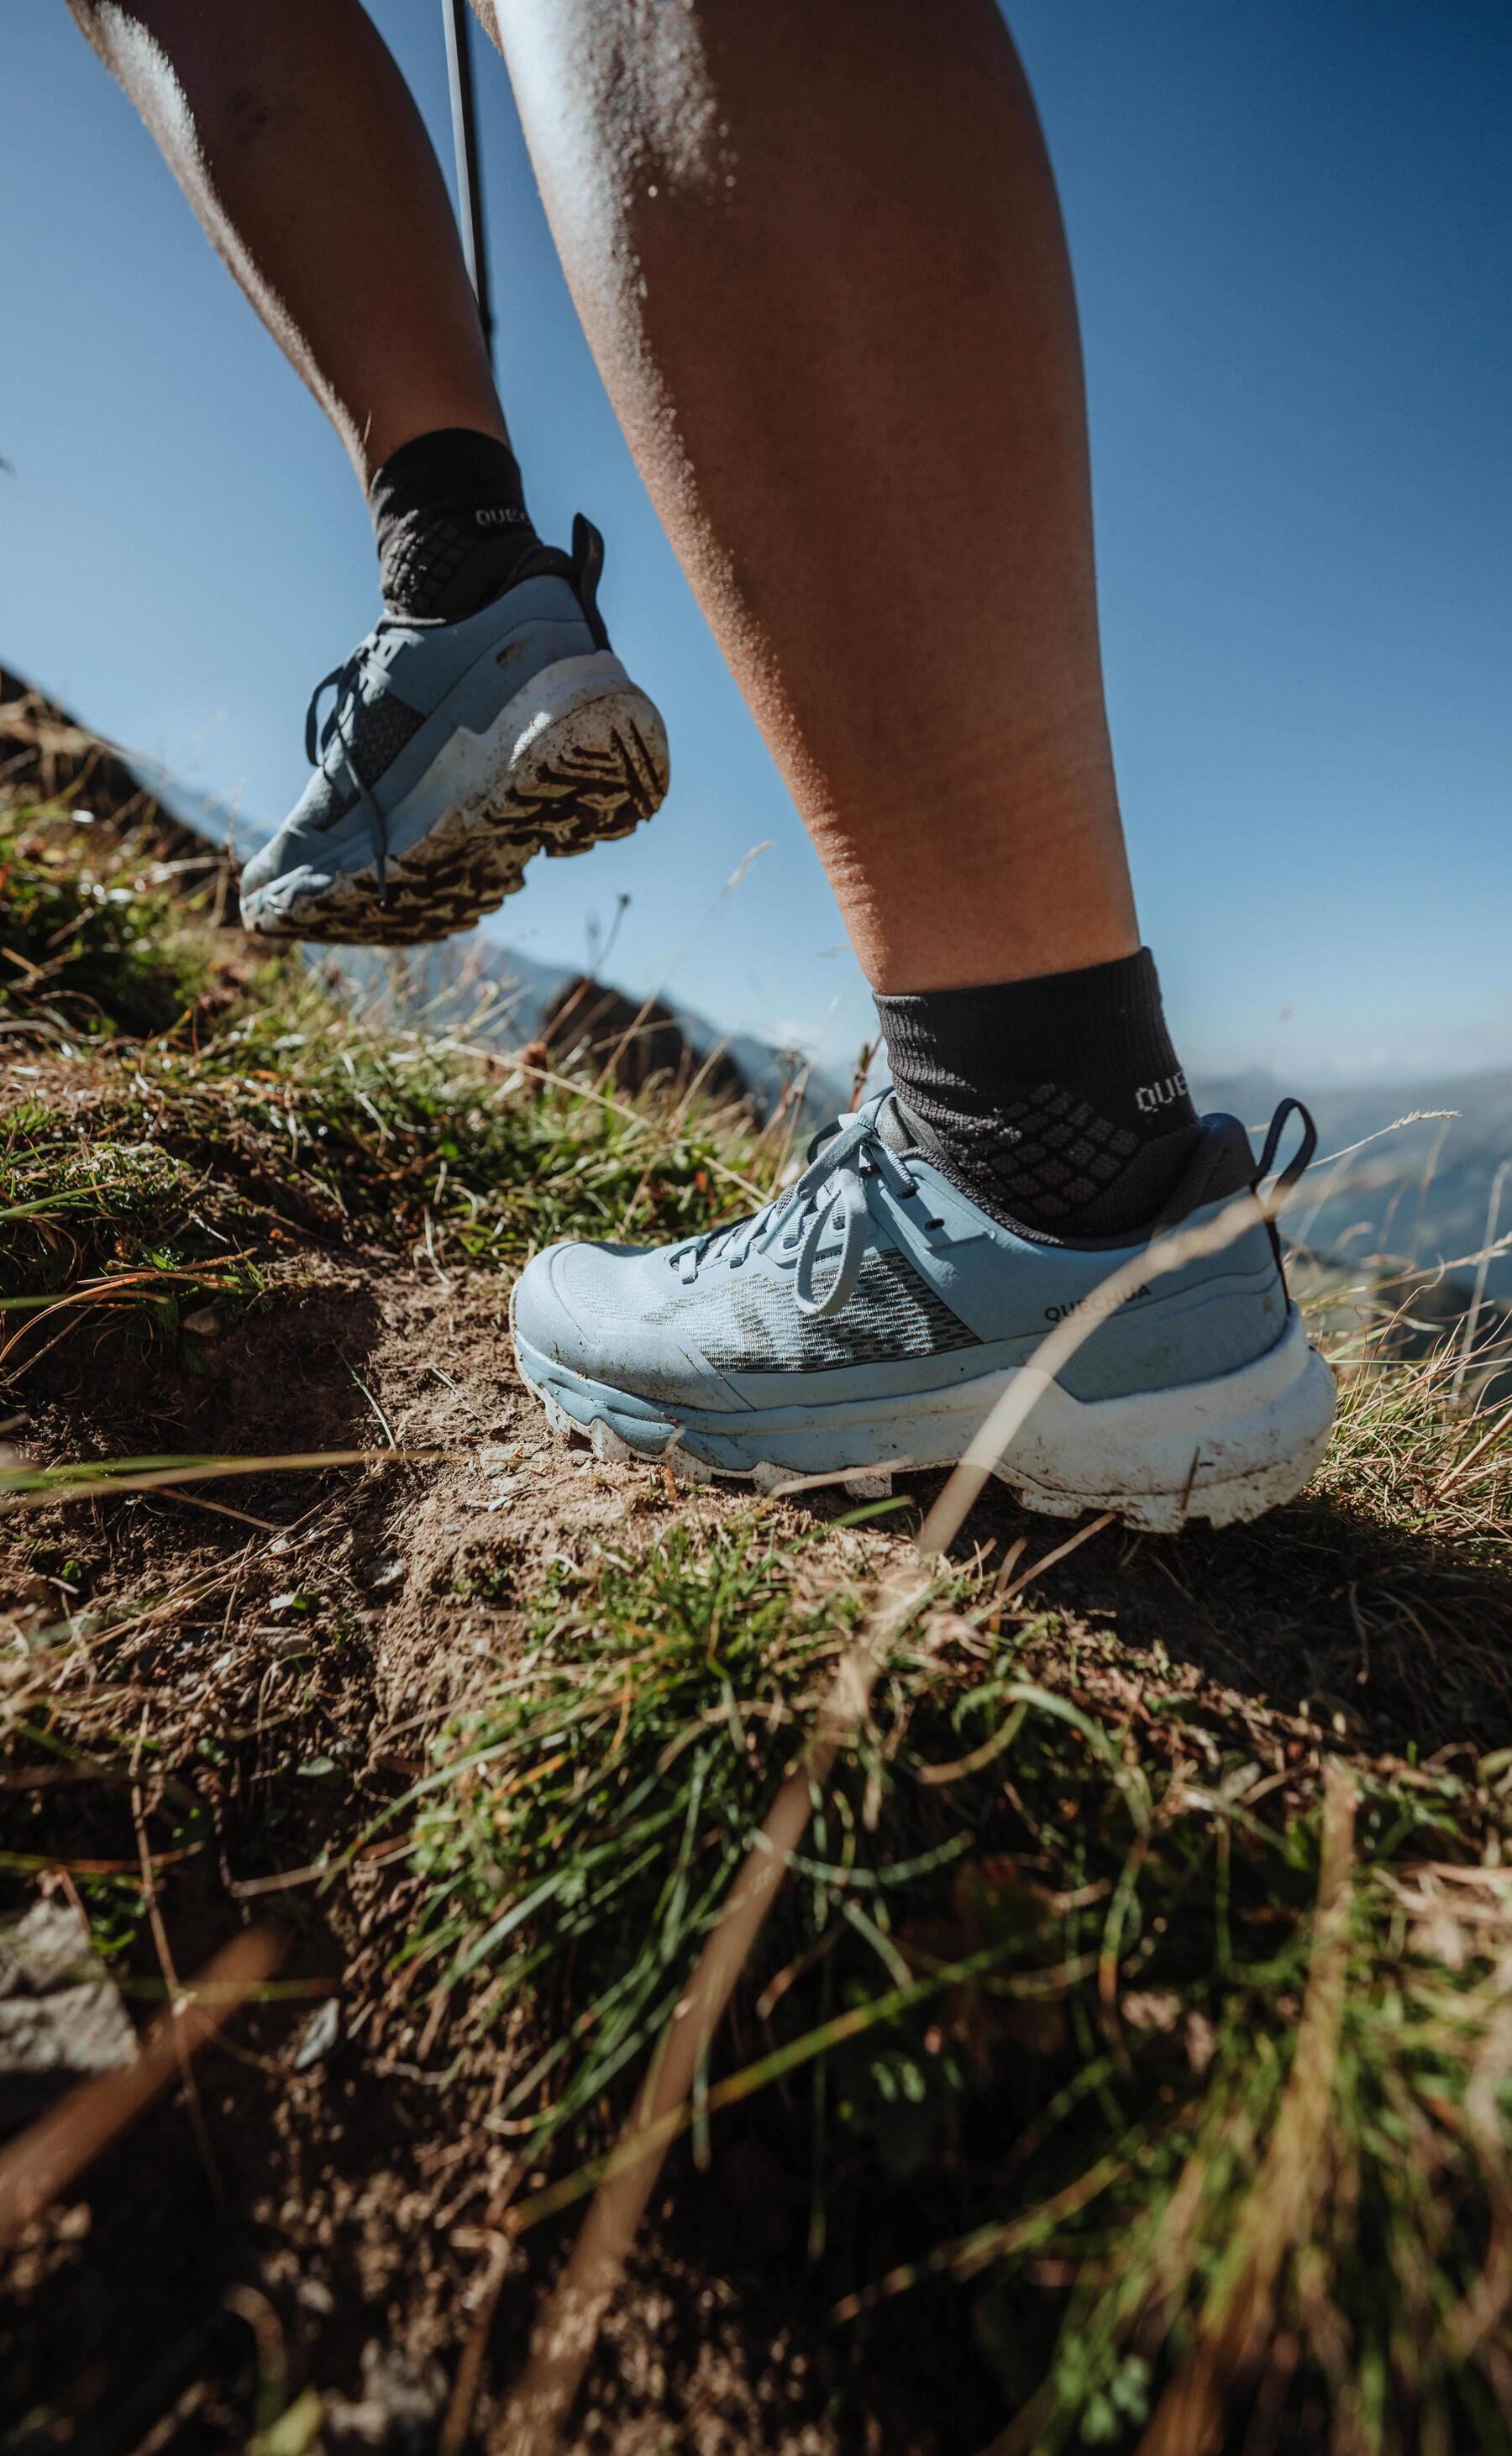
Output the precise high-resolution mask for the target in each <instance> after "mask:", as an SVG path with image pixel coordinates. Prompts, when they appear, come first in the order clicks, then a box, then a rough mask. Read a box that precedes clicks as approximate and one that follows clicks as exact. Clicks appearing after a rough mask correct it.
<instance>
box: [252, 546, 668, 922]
mask: <svg viewBox="0 0 1512 2456" xmlns="http://www.w3.org/2000/svg"><path fill="white" fill-rule="evenodd" d="M572 547H573V551H572V557H571V560H570V561H569V559H568V558H567V556H565V555H563V554H560V553H558V552H557V551H556V550H555V549H554V548H553V547H550V546H542V547H541V548H539V549H538V550H537V551H536V552H535V553H533V554H532V555H531V556H530V557H529V558H528V560H527V562H526V563H525V565H524V568H523V571H522V573H521V577H520V578H518V579H517V580H515V582H514V583H512V585H511V586H510V587H508V588H506V589H505V590H504V592H503V594H502V596H501V597H496V598H495V599H494V601H493V603H492V604H488V605H485V606H483V607H482V609H481V611H480V612H479V613H477V614H469V615H466V616H464V617H463V618H462V620H461V621H460V622H455V623H417V622H407V621H402V620H400V619H399V617H398V616H397V615H389V614H385V615H384V616H383V617H382V618H381V620H380V621H379V622H378V624H376V626H375V627H374V629H373V630H371V631H370V632H369V633H368V636H367V638H366V639H365V640H363V641H362V642H361V643H360V645H358V648H357V649H356V650H355V651H354V653H353V654H352V656H351V657H350V658H349V659H348V661H347V663H346V664H345V665H342V666H340V667H338V669H337V671H336V672H335V673H333V674H328V675H327V676H326V678H325V681H324V682H323V683H321V684H320V685H319V686H318V687H317V690H316V694H315V697H314V699H313V700H312V701H311V703H310V713H309V717H308V719H307V721H306V739H305V747H306V750H307V752H308V755H309V757H310V760H311V762H312V764H313V765H314V767H315V770H316V772H315V774H314V776H312V778H311V780H310V782H309V784H308V786H307V787H306V788H305V790H304V792H303V794H302V795H301V796H300V799H299V801H298V803H297V805H296V808H295V810H294V812H293V814H292V816H291V817H290V818H289V819H287V820H286V821H285V823H284V825H283V827H282V828H281V829H279V831H278V833H277V835H276V836H275V837H274V839H273V842H272V843H271V844H269V845H267V846H265V847H264V849H263V850H262V851H261V852H259V853H258V854H257V855H256V856H255V859H253V860H252V861H250V862H249V863H248V864H247V867H246V869H245V870H243V872H242V878H241V917H242V920H243V922H244V924H245V926H246V927H247V928H248V929H249V930H252V931H255V932H256V933H257V935H258V936H259V937H264V938H319V939H325V940H329V941H331V942H334V943H341V944H351V943H356V944H359V945H381V946H403V945H408V944H411V943H413V942H415V941H417V940H419V939H426V938H445V937H450V936H451V935H452V934H453V932H454V931H459V930H467V929H470V928H471V927H472V925H473V923H474V922H475V921H477V920H478V919H479V917H480V915H481V914H482V913H484V912H489V911H493V909H494V907H495V906H496V905H498V904H501V902H502V901H503V899H504V897H505V896H506V895H512V894H513V893H514V892H515V890H516V889H517V888H519V887H520V886H521V885H522V884H523V879H522V872H523V870H524V867H525V864H526V862H527V861H528V860H529V859H530V856H531V854H532V853H534V852H538V851H540V850H542V849H544V850H545V851H546V852H548V853H574V852H585V851H586V850H587V849H588V848H589V847H590V846H591V845H596V844H602V843H603V842H604V841H605V840H606V839H607V838H608V837H611V836H624V835H628V834H629V833H630V832H631V830H632V829H634V828H635V827H636V826H637V825H638V824H639V822H640V821H641V820H642V819H645V818H649V817H650V815H651V812H652V811H653V810H654V809H656V808H658V806H659V805H660V803H661V801H662V798H663V796H664V793H665V791H666V783H667V755H666V734H665V731H664V727H663V725H662V720H661V718H660V716H659V715H658V714H657V711H656V709H655V708H654V707H653V706H652V705H651V702H650V701H649V700H648V699H647V698H646V696H645V693H644V691H642V690H638V689H637V688H636V686H635V685H634V684H633V683H632V682H631V680H630V678H629V676H628V674H627V673H626V672H625V670H624V667H623V665H621V663H620V660H619V658H618V657H616V656H615V655H613V654H612V653H611V651H610V647H609V638H608V633H607V632H606V631H605V629H604V627H603V620H602V618H601V617H600V614H599V611H598V603H597V595H598V581H599V573H600V571H601V569H602V567H603V540H602V538H601V537H600V535H599V533H598V531H597V529H595V528H594V527H593V526H592V524H591V522H587V521H585V520H583V519H582V515H581V514H580V515H579V517H578V519H577V520H576V521H575V522H574V523H573V533H572ZM333 684H334V685H335V686H336V698H335V701H334V703H333V705H332V707H331V711H330V714H329V715H328V716H327V717H326V719H325V722H324V724H323V725H322V726H320V727H319V729H318V736H317V712H318V708H319V702H320V697H321V693H322V692H323V691H325V690H326V688H327V687H328V686H331V685H333Z"/></svg>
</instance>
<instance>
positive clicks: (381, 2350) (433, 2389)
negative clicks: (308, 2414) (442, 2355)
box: [324, 2343, 446, 2456]
mask: <svg viewBox="0 0 1512 2456" xmlns="http://www.w3.org/2000/svg"><path fill="white" fill-rule="evenodd" d="M445 2397H446V2383H445V2380H444V2379H443V2378H442V2376H441V2373H440V2371H439V2368H438V2367H437V2365H436V2364H434V2363H427V2364H425V2367H424V2369H423V2370H420V2369H418V2368H417V2366H416V2364H414V2363H412V2362H411V2361H410V2358H409V2356H408V2355H407V2354H405V2353H403V2352H401V2351H400V2349H399V2348H398V2346H397V2345H380V2344H377V2343H369V2344H366V2345H364V2346H363V2348H362V2394H361V2397H360V2398H359V2399H358V2400H355V2401H354V2402H353V2403H352V2404H350V2405H349V2404H347V2403H345V2402H344V2401H342V2400H339V2399H335V2398H333V2399H332V2400H331V2402H330V2403H329V2404H328V2405H327V2406H326V2409H325V2433H324V2445H325V2446H327V2447H328V2448H330V2449H332V2450H333V2451H334V2450H337V2449H347V2448H351V2449H356V2448H359V2447H373V2448H378V2449H381V2450H382V2456H431V2450H432V2449H433V2448H434V2447H435V2445H436V2430H437V2425H438V2424H439V2421H440V2417H441V2409H442V2406H443V2405H444V2403H445Z"/></svg>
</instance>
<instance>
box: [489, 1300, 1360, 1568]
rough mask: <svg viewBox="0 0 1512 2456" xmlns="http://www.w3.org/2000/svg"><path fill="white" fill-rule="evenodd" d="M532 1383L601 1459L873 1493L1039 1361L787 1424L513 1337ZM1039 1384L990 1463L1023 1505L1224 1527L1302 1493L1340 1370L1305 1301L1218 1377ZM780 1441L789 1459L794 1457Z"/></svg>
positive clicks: (981, 1418)
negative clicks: (654, 1388)
mask: <svg viewBox="0 0 1512 2456" xmlns="http://www.w3.org/2000/svg"><path fill="white" fill-rule="evenodd" d="M515 1353H516V1358H517V1361H518V1363H519V1367H520V1372H521V1379H522V1380H523V1381H524V1383H525V1386H526V1387H527V1389H529V1390H530V1391H531V1392H532V1393H533V1394H534V1396H535V1397H536V1398H537V1399H539V1400H540V1401H541V1404H542V1406H543V1407H544V1409H545V1412H546V1419H547V1422H548V1423H549V1424H550V1425H551V1426H552V1428H553V1430H554V1431H556V1432H558V1433H560V1434H564V1435H567V1436H572V1435H577V1436H579V1437H586V1439H587V1440H588V1442H589V1443H591V1445H592V1447H593V1449H594V1451H595V1453H596V1454H597V1456H599V1457H600V1458H605V1459H641V1460H643V1461H648V1462H654V1463H660V1464H663V1465H664V1466H666V1467H668V1468H670V1470H671V1472H672V1473H673V1474H674V1475H675V1476H678V1477H679V1478H681V1479H684V1480H686V1481H690V1482H694V1483H700V1484H704V1483H708V1482H710V1481H711V1480H712V1479H713V1478H715V1477H716V1476H719V1477H727V1478H730V1479H731V1480H733V1481H737V1482H746V1483H749V1484H755V1486H756V1487H757V1489H758V1490H761V1491H766V1492H773V1491H779V1490H781V1489H782V1488H783V1487H785V1486H788V1487H794V1488H797V1487H801V1486H802V1485H803V1484H805V1483H806V1482H807V1481H810V1480H813V1481H818V1482H832V1481H838V1482H842V1483H843V1484H845V1485H846V1487H847V1488H848V1490H850V1491H851V1492H853V1493H855V1494H857V1495H858V1496H865V1497H868V1498H872V1497H879V1496H880V1495H881V1494H882V1493H884V1492H885V1491H887V1490H889V1489H890V1484H891V1478H892V1476H893V1474H894V1473H895V1472H900V1471H902V1470H904V1469H910V1470H916V1471H920V1472H923V1471H926V1470H933V1469H939V1468H948V1467H951V1466H954V1465H955V1464H956V1463H958V1461H959V1460H960V1458H961V1457H962V1455H963V1453H964V1452H965V1450H966V1448H967V1447H968V1445H969V1443H970V1442H971V1438H972V1436H973V1435H974V1433H975V1432H976V1430H977V1429H978V1428H979V1426H980V1425H981V1424H982V1423H983V1422H985V1420H986V1418H987V1416H988V1414H989V1412H990V1411H991V1407H992V1406H993V1404H994V1403H995V1402H996V1401H997V1399H998V1398H999V1396H1000V1395H1001V1393H1002V1391H1003V1389H1004V1388H1005V1387H1006V1385H1007V1384H1008V1382H1009V1381H1011V1380H1013V1379H1015V1378H1016V1376H1017V1375H1018V1374H1020V1373H1025V1372H1028V1373H1035V1367H1034V1366H1033V1365H1032V1364H1030V1365H1021V1366H1017V1367H1011V1368H1009V1370H1008V1371H1007V1372H998V1373H993V1374H988V1375H984V1376H982V1377H981V1379H980V1381H975V1382H970V1381H969V1382H965V1383H957V1384H955V1385H954V1387H953V1388H952V1389H950V1390H949V1391H946V1392H942V1393H939V1394H934V1395H933V1396H932V1397H931V1398H930V1399H929V1400H925V1401H920V1400H919V1399H917V1398H914V1399H909V1400H888V1401H882V1402H869V1403H868V1404H858V1405H852V1406H849V1407H843V1408H842V1407H834V1406H831V1407H826V1406H824V1405H823V1404H817V1405H814V1406H811V1407H810V1408H809V1409H807V1411H805V1410H802V1409H799V1408H787V1409H783V1410H781V1411H780V1414H781V1422H778V1421H776V1419H775V1418H774V1416H773V1415H772V1414H771V1413H768V1414H767V1416H766V1418H761V1417H758V1416H756V1415H755V1414H754V1413H751V1414H746V1413H744V1412H742V1411H740V1410H731V1411H729V1412H728V1413H725V1412H720V1413H718V1414H716V1413H714V1412H713V1411H710V1412H706V1413H701V1414H700V1415H699V1416H698V1418H697V1420H696V1422H695V1421H694V1420H693V1417H692V1411H688V1412H687V1414H685V1415H680V1414H679V1412H678V1411H677V1410H674V1409H671V1408H668V1407H666V1406H665V1405H663V1404H658V1403H655V1402H647V1401H644V1400H640V1399H636V1398H634V1397H632V1396H631V1395H630V1394H628V1393H624V1392H620V1391H615V1390H612V1389H610V1388H608V1387H607V1386H606V1385H605V1384H603V1383H599V1382H593V1381H587V1380H586V1379H584V1378H583V1377H582V1376H581V1375H577V1374H573V1373H571V1372H570V1371H569V1370H568V1369H567V1368H565V1367H563V1366H561V1365H556V1364H553V1363H552V1362H551V1361H550V1360H548V1359H545V1358H541V1357H538V1356H536V1355H535V1354H534V1352H533V1351H531V1350H530V1349H528V1348H527V1347H526V1346H525V1344H524V1342H523V1341H521V1339H520V1338H519V1336H518V1334H517V1335H516V1339H515ZM1036 1379H1037V1380H1038V1381H1040V1384H1041V1387H1040V1388H1039V1390H1038V1392H1037V1394H1036V1398H1035V1403H1034V1406H1033V1408H1032V1411H1031V1413H1030V1416H1029V1418H1028V1420H1027V1422H1025V1423H1024V1424H1023V1425H1022V1426H1021V1428H1020V1430H1019V1432H1018V1433H1017V1434H1016V1435H1015V1437H1014V1438H1013V1440H1012V1441H1011V1443H1010V1445H1009V1448H1008V1450H1007V1453H1006V1454H1005V1456H1004V1457H1003V1458H1001V1459H1000V1460H999V1461H998V1463H997V1464H996V1466H995V1467H994V1469H993V1473H994V1474H995V1475H996V1476H997V1477H998V1479H999V1481H1000V1482H1002V1483H1003V1484H1007V1485H1008V1487H1009V1489H1010V1490H1011V1492H1012V1493H1013V1494H1014V1495H1015V1497H1016V1498H1017V1499H1018V1500H1019V1501H1020V1502H1022V1503H1023V1504H1025V1506H1026V1507H1028V1508H1031V1509H1034V1510H1038V1511H1040V1512H1042V1513H1043V1514H1044V1515H1045V1516H1047V1517H1052V1518H1078V1517H1080V1516H1082V1515H1083V1514H1084V1513H1085V1512H1087V1511H1090V1510H1095V1511H1102V1510H1112V1511H1113V1512H1114V1515H1115V1516H1116V1517H1118V1518H1119V1519H1121V1520H1122V1521H1123V1523H1124V1524H1125V1525H1129V1526H1135V1527H1139V1528H1141V1529H1143V1530H1144V1531H1145V1532H1147V1533H1152V1534H1175V1533H1176V1532H1177V1531H1178V1529H1179V1528H1181V1527H1182V1526H1184V1525H1187V1524H1188V1522H1189V1521H1191V1520H1193V1519H1203V1520H1205V1521H1207V1523H1208V1524H1209V1525H1214V1526H1228V1525H1236V1524H1238V1523H1241V1522H1242V1521H1245V1520H1248V1519H1254V1518H1258V1517H1260V1516H1262V1515H1263V1514H1264V1512H1265V1511H1266V1510H1268V1509H1274V1508H1276V1507H1277V1505H1278V1504H1280V1503H1282V1502H1286V1501H1293V1500H1295V1499H1296V1498H1297V1494H1298V1493H1299V1492H1301V1491H1302V1490H1303V1489H1304V1488H1305V1486H1306V1485H1307V1484H1308V1483H1309V1482H1310V1481H1311V1479H1312V1477H1313V1475H1314V1473H1315V1472H1316V1470H1317V1468H1318V1463H1319V1462H1320V1461H1321V1459H1322V1456H1323V1453H1324V1451H1325V1450H1326V1448H1327V1446H1328V1438H1329V1434H1330V1431H1331V1430H1332V1427H1333V1421H1334V1410H1335V1404H1336V1399H1337V1392H1336V1388H1335V1383H1334V1377H1333V1374H1332V1372H1331V1370H1330V1368H1329V1366H1328V1365H1327V1363H1326V1362H1325V1361H1324V1360H1323V1358H1322V1357H1321V1356H1319V1355H1318V1351H1317V1349H1316V1348H1315V1347H1313V1346H1312V1345H1311V1344H1310V1342H1309V1341H1308V1338H1307V1333H1306V1330H1305V1328H1304V1327H1303V1324H1302V1322H1301V1320H1300V1317H1299V1316H1298V1314H1297V1309H1296V1307H1295V1306H1294V1307H1293V1308H1292V1311H1291V1317H1290V1320H1289V1321H1288V1324H1287V1328H1286V1330H1285V1332H1284V1333H1283V1334H1282V1337H1281V1339H1280V1340H1279V1341H1277V1345H1276V1346H1275V1347H1274V1348H1272V1349H1271V1350H1269V1352H1268V1353H1267V1354H1266V1355H1264V1356H1261V1357H1257V1359H1256V1360H1255V1361H1254V1362H1253V1363H1251V1364H1247V1365H1241V1366H1240V1367H1238V1369H1237V1370H1236V1371H1235V1372H1233V1373H1224V1374H1218V1375H1216V1376H1215V1377H1214V1378H1213V1379H1212V1380H1211V1381H1198V1382H1192V1383H1188V1384H1185V1385H1183V1386H1181V1387H1178V1388H1175V1389H1167V1390H1156V1391H1148V1392H1138V1393H1135V1394H1133V1395H1132V1396H1130V1397H1127V1398H1116V1399H1102V1400H1094V1401H1081V1400H1077V1399H1073V1397H1072V1396H1071V1394H1070V1392H1069V1391H1067V1390H1064V1389H1063V1388H1062V1387H1061V1385H1060V1384H1059V1383H1058V1382H1056V1381H1049V1380H1046V1379H1045V1377H1043V1376H1041V1375H1037V1374H1036ZM785 1452H786V1456H785V1455H784V1453H785Z"/></svg>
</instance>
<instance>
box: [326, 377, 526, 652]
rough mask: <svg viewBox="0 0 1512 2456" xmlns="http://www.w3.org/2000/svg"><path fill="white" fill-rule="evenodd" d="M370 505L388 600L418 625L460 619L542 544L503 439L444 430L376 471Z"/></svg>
mask: <svg viewBox="0 0 1512 2456" xmlns="http://www.w3.org/2000/svg"><path fill="white" fill-rule="evenodd" d="M368 503H369V508H370V509H371V511H372V514H373V526H374V531H375V534H376V537H377V541H378V567H379V571H380V574H381V578H382V586H383V603H384V604H385V605H386V606H387V607H388V610H389V612H390V613H391V614H398V615H401V616H406V617H408V618H409V619H410V620H411V621H417V622H438V621H439V622H457V621H459V620H460V618H461V617H462V616H463V615H466V614H476V613H477V612H478V610H479V608H480V606H483V605H487V604H490V603H491V602H492V600H493V599H494V598H496V597H498V596H500V595H501V593H502V591H503V590H504V589H506V588H507V587H508V586H509V584H510V582H511V580H512V579H513V577H514V574H515V572H516V570H517V569H518V568H519V565H520V564H521V562H522V561H523V560H524V557H525V556H526V555H527V554H529V553H530V552H531V551H532V549H533V548H534V547H535V546H536V545H537V544H538V542H539V541H538V539H537V537H536V532H535V530H534V528H533V527H532V525H531V521H530V515H529V513H528V512H527V511H526V509H525V496H524V488H523V485H522V484H521V476H520V464H519V462H518V461H516V459H515V456H514V454H513V453H512V452H511V450H510V448H509V446H508V444H507V443H501V442H500V440H498V438H497V437H495V436H492V435H481V434H477V433H475V432H474V430H473V429H472V428H471V427H465V426H444V427H439V428H438V429H437V430H436V432H435V433H434V434H431V435H417V436H415V437H414V438H413V439H412V440H411V441H409V442H408V443H402V444H400V446H399V448H398V451H397V452H394V453H391V454H390V456H389V458H388V459H387V460H386V461H384V462H383V464H382V466H381V467H380V468H378V469H377V470H375V472H374V475H373V479H372V482H371V484H370V485H369V488H368Z"/></svg>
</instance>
